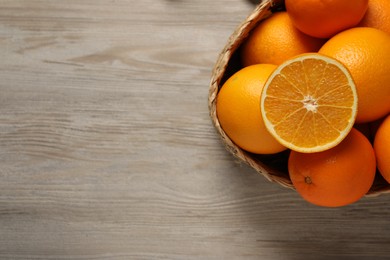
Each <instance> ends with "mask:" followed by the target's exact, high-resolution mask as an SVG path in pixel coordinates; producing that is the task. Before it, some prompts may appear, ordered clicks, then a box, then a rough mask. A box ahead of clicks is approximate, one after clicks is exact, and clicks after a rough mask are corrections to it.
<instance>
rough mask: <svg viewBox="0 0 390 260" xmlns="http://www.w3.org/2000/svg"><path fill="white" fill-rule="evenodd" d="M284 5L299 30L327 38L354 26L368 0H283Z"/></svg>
mask: <svg viewBox="0 0 390 260" xmlns="http://www.w3.org/2000/svg"><path fill="white" fill-rule="evenodd" d="M285 5H286V10H287V13H288V14H289V15H290V17H291V20H292V22H293V23H294V25H295V26H296V27H297V28H298V29H299V30H300V31H302V32H304V33H306V34H308V35H310V36H313V37H319V38H329V37H331V36H333V35H335V34H336V33H338V32H341V31H343V30H345V29H348V28H351V27H354V26H356V25H357V24H358V23H359V22H360V20H361V19H362V18H363V16H364V14H365V12H366V10H367V6H368V0H321V1H320V0H285Z"/></svg>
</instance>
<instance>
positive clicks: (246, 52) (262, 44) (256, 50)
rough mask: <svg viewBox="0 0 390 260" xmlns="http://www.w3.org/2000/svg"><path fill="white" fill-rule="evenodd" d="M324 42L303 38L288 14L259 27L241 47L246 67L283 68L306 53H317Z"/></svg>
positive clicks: (280, 14) (276, 16) (264, 22)
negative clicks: (268, 65) (266, 65)
mask: <svg viewBox="0 0 390 260" xmlns="http://www.w3.org/2000/svg"><path fill="white" fill-rule="evenodd" d="M323 43H324V40H321V39H316V38H313V37H310V36H308V35H305V34H303V33H302V32H300V31H299V30H297V29H296V28H295V27H294V25H293V24H292V22H291V20H290V18H289V16H288V14H287V13H286V12H278V13H274V14H273V15H272V16H271V17H269V18H267V19H265V20H263V21H262V22H261V23H260V24H259V25H257V26H256V27H255V28H254V29H253V30H252V31H251V33H250V35H249V36H248V37H247V38H246V39H245V41H244V43H243V44H242V46H241V53H240V54H241V60H242V63H243V66H249V65H253V64H258V63H270V64H276V65H278V64H280V63H282V62H284V61H285V60H287V59H289V58H291V57H293V56H296V55H298V54H301V53H304V52H316V51H318V50H319V49H320V47H321V46H322V44H323Z"/></svg>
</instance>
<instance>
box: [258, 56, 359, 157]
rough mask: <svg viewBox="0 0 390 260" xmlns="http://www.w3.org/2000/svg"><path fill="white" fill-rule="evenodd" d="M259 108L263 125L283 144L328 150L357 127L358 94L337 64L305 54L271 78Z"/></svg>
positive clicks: (282, 65) (349, 77)
mask: <svg viewBox="0 0 390 260" xmlns="http://www.w3.org/2000/svg"><path fill="white" fill-rule="evenodd" d="M260 106H261V109H260V110H261V112H262V117H263V120H264V123H265V126H266V127H267V129H268V131H269V132H270V133H271V134H272V135H273V136H274V137H275V138H276V139H277V140H278V141H279V142H280V143H281V144H283V145H284V146H286V147H288V148H290V149H291V150H295V151H299V152H305V153H313V152H320V151H324V150H327V149H330V148H332V147H334V146H336V145H337V144H338V143H340V142H341V141H342V140H343V139H344V138H345V137H346V136H347V134H348V133H349V131H350V130H351V128H352V126H353V124H354V122H355V117H356V112H357V94H356V89H355V84H354V82H353V80H352V77H351V75H350V73H349V72H348V70H347V69H346V68H345V67H344V66H343V65H342V64H341V63H340V62H338V61H336V60H335V59H332V58H329V57H327V56H324V55H320V54H317V53H312V54H303V55H299V56H297V57H294V58H292V59H289V60H287V61H286V62H284V63H283V64H281V65H280V66H278V68H277V69H276V70H275V71H274V72H273V73H272V74H271V76H270V77H269V79H268V80H267V82H266V84H265V86H264V88H263V92H262V94H261V101H260Z"/></svg>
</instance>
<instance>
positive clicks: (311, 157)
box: [288, 129, 376, 207]
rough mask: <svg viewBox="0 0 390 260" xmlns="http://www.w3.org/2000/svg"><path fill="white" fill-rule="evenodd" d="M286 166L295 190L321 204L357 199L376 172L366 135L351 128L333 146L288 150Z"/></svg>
mask: <svg viewBox="0 0 390 260" xmlns="http://www.w3.org/2000/svg"><path fill="white" fill-rule="evenodd" d="M288 169H289V174H290V178H291V181H292V183H293V184H294V187H295V188H296V190H297V192H298V193H299V194H300V195H301V196H302V197H303V198H304V199H305V200H307V201H309V202H311V203H313V204H315V205H318V206H324V207H340V206H345V205H348V204H351V203H353V202H356V201H358V200H359V199H360V198H361V197H363V196H364V195H365V194H366V193H367V192H368V191H369V189H370V187H371V185H372V183H373V181H374V177H375V172H376V162H375V154H374V149H373V148H372V145H371V143H370V142H369V141H368V140H367V138H366V137H365V136H364V135H363V134H362V133H360V132H359V131H357V130H355V129H352V130H351V132H350V133H349V134H348V136H347V137H346V138H345V139H344V140H343V141H342V142H341V143H340V144H339V145H337V146H336V147H334V148H332V149H329V150H327V151H324V152H320V153H310V154H305V153H298V152H294V151H292V152H291V153H290V157H289V160H288Z"/></svg>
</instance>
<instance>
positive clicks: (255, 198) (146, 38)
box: [0, 0, 390, 260]
mask: <svg viewBox="0 0 390 260" xmlns="http://www.w3.org/2000/svg"><path fill="white" fill-rule="evenodd" d="M254 7H255V5H254V3H252V2H250V1H249V0H213V1H209V0H196V1H194V0H192V1H189V0H142V1H139V0H138V1H136V0H66V1H55V0H0V57H1V59H0V259H288V260H289V259H387V258H389V257H390V246H389V245H390V195H381V196H379V197H375V198H364V199H362V200H361V201H359V202H358V203H356V204H353V205H350V206H347V207H343V208H339V209H324V208H319V207H316V206H312V205H309V204H307V203H306V202H304V201H303V200H302V199H301V198H300V197H299V196H298V195H297V194H296V193H295V192H294V191H292V190H289V189H285V188H282V187H280V186H278V185H277V184H273V183H270V182H268V181H267V180H265V179H264V178H263V177H262V176H260V175H258V174H257V173H255V172H254V171H253V170H251V169H250V168H249V167H247V166H246V165H242V164H240V163H238V162H237V161H236V160H235V159H234V158H233V157H232V156H231V155H230V154H229V153H228V152H227V151H226V150H225V148H224V147H223V145H222V143H221V141H220V139H219V137H218V136H217V135H216V132H215V130H214V128H213V126H212V124H211V120H210V118H209V114H208V107H207V95H208V85H209V81H210V76H211V70H212V67H213V65H214V63H215V61H216V58H217V56H218V54H219V52H220V51H221V50H222V48H223V46H224V45H225V43H226V42H227V39H228V37H229V36H230V34H231V33H232V32H233V30H234V29H235V28H236V27H237V26H238V24H239V23H240V22H241V21H242V20H244V19H245V18H246V16H247V15H249V13H250V12H251V11H252V10H253V9H254Z"/></svg>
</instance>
